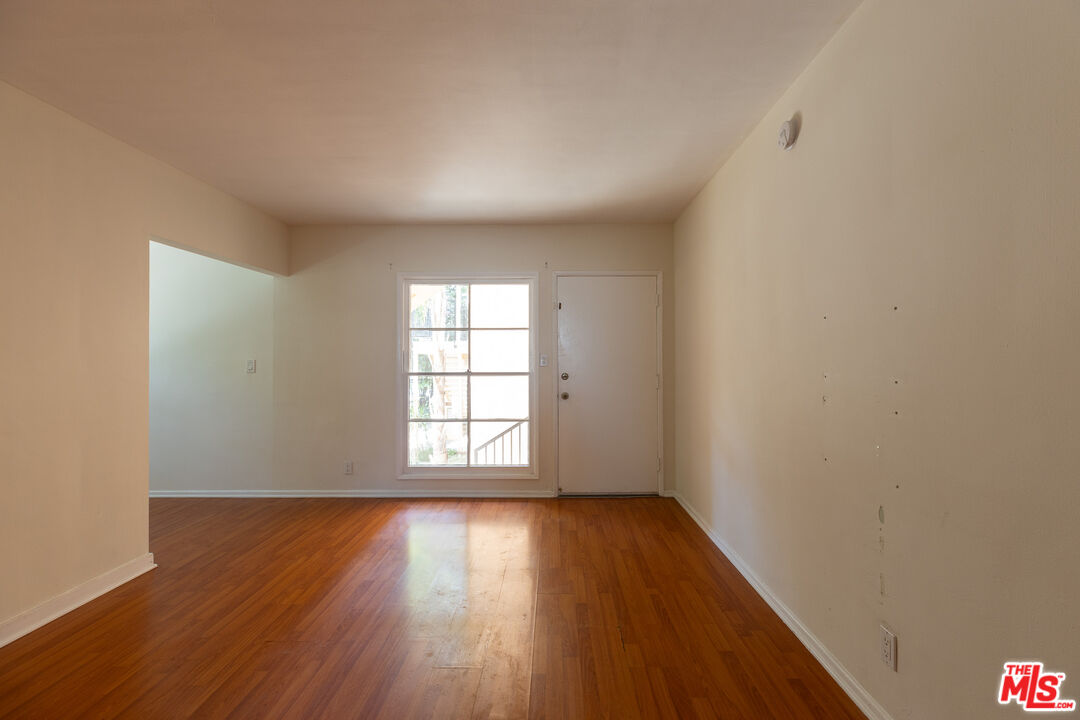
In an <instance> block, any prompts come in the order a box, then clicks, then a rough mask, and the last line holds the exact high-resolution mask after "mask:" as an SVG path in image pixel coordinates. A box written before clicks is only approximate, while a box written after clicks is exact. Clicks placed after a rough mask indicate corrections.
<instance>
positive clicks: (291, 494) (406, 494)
mask: <svg viewBox="0 0 1080 720" xmlns="http://www.w3.org/2000/svg"><path fill="white" fill-rule="evenodd" d="M150 497H152V498H163V497H168V498H353V497H355V498H549V497H555V493H554V492H552V491H551V490H458V491H452V490H151V491H150Z"/></svg>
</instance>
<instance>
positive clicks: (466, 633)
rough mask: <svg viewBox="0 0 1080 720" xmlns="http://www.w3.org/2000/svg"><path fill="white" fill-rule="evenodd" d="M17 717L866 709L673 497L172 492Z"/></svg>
mask: <svg viewBox="0 0 1080 720" xmlns="http://www.w3.org/2000/svg"><path fill="white" fill-rule="evenodd" d="M150 529H151V542H150V549H151V550H152V551H153V552H154V553H155V559H156V561H157V562H158V564H159V567H158V568H157V569H156V570H154V571H152V572H150V573H148V574H146V575H143V576H141V577H139V578H137V579H135V580H133V581H132V582H130V583H128V584H126V585H124V586H122V587H120V588H118V589H117V590H114V591H113V592H111V593H109V594H107V595H105V596H103V597H102V598H99V599H98V600H95V601H94V602H92V603H89V604H88V605H85V606H83V607H81V608H79V609H78V610H75V611H74V612H72V613H70V614H68V615H66V616H64V617H62V618H60V619H58V620H56V621H54V622H53V623H51V624H49V625H47V626H45V627H44V628H41V629H40V630H37V631H35V632H34V633H31V634H30V635H28V636H26V637H23V638H21V639H19V640H17V641H15V642H14V643H12V644H10V645H8V646H7V647H4V648H0V717H4V718H68V717H95V718H97V717H124V718H142V719H145V718H186V717H200V718H219V717H237V718H278V717H288V718H421V717H422V718H468V717H483V718H488V717H490V718H620V719H621V718H636V717H670V718H725V719H727V718H731V719H737V718H746V719H748V720H756V719H758V718H829V719H842V718H861V717H862V715H861V713H860V712H859V711H858V709H857V708H856V707H855V706H854V704H853V703H852V702H851V701H850V700H849V699H848V698H847V696H846V695H845V694H844V693H843V692H842V691H841V690H840V688H839V687H838V686H837V685H836V683H835V682H833V680H832V679H831V678H830V677H829V676H828V675H827V674H826V673H825V671H824V670H823V669H822V668H821V666H820V665H819V664H818V663H817V662H816V661H815V660H814V659H813V657H812V656H811V655H810V654H809V652H807V650H806V649H805V648H803V646H802V645H801V644H800V643H799V642H798V640H797V639H796V638H795V636H794V635H792V633H791V632H790V631H789V630H788V629H787V628H786V627H785V626H784V625H783V623H782V622H781V621H780V619H779V618H777V617H776V615H775V614H773V612H772V611H771V610H770V609H769V607H768V606H767V605H766V604H765V603H764V601H762V600H761V599H760V598H759V597H758V596H757V595H756V594H755V593H754V591H753V589H752V588H751V587H750V586H749V585H748V584H747V583H746V581H745V580H743V578H742V577H741V576H740V575H739V573H738V572H737V571H736V570H735V569H734V567H732V566H731V564H730V563H728V562H727V560H726V559H725V558H724V557H723V555H721V554H720V553H719V552H718V551H717V550H716V549H715V548H714V547H713V545H712V544H711V543H710V541H709V540H708V538H706V536H705V535H704V534H703V533H702V532H701V531H700V530H699V529H698V528H697V526H696V525H694V523H693V521H692V520H691V519H690V518H689V517H688V516H687V515H686V513H685V512H684V511H683V510H682V509H681V508H680V507H679V506H678V504H676V503H675V502H674V501H672V500H670V499H664V498H636V499H619V500H615V499H610V500H608V499H563V500H521V501H518V500H354V499H318V500H307V499H302V500H295V499H280V500H278V499H274V500H223V499H214V500H191V499H183V500H174V499H155V500H152V501H151V503H150Z"/></svg>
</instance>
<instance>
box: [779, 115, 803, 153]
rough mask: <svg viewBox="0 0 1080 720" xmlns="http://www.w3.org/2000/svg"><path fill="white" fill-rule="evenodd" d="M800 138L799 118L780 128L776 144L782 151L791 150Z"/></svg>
mask: <svg viewBox="0 0 1080 720" xmlns="http://www.w3.org/2000/svg"><path fill="white" fill-rule="evenodd" d="M798 136H799V116H798V114H796V115H795V117H793V118H791V119H790V120H787V121H785V122H784V124H783V125H781V126H780V134H779V135H778V136H777V138H776V144H777V146H778V147H779V148H780V149H781V150H790V149H791V146H792V145H794V144H795V139H796V138H797V137H798Z"/></svg>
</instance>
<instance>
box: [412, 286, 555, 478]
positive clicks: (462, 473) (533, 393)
mask: <svg viewBox="0 0 1080 720" xmlns="http://www.w3.org/2000/svg"><path fill="white" fill-rule="evenodd" d="M539 282H540V275H539V273H486V272H478V273H461V274H453V275H446V274H431V273H411V272H402V273H398V275H397V346H396V347H397V368H398V372H397V397H398V401H397V428H398V429H397V441H398V442H397V444H398V448H397V456H398V479H399V480H417V479H423V480H440V479H443V480H475V479H483V480H504V479H507V480H509V479H517V480H536V479H538V478H539V477H540V464H539V455H540V453H539V448H540V431H539V428H540V392H539V375H538V373H537V366H538V365H539V363H538V362H537V353H538V351H539V345H538V344H537V338H538V337H539V318H540V297H539ZM503 283H521V284H527V285H528V286H529V371H528V372H529V419H528V426H529V443H528V445H529V464H528V465H527V466H525V465H521V466H506V465H502V466H499V465H494V466H472V467H462V468H455V467H446V466H440V467H410V466H409V458H408V452H409V448H408V443H409V375H410V373H409V286H410V285H413V284H417V285H423V284H447V285H450V284H469V285H481V284H489V285H499V284H503ZM470 302H471V297H470ZM471 316H472V314H471V306H470V317H471ZM486 374H494V375H499V374H501V373H486ZM509 374H519V373H509ZM469 400H470V403H469V406H470V408H471V398H470V399H469ZM470 415H471V409H470ZM470 419H471V418H470ZM466 422H468V421H466ZM470 431H471V430H470ZM469 460H470V462H471V458H470V459H469Z"/></svg>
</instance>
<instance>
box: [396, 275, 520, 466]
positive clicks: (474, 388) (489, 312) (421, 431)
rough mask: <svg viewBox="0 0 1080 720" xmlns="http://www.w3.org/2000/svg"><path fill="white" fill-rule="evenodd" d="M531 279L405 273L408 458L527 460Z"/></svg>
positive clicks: (442, 462) (469, 462)
mask: <svg viewBox="0 0 1080 720" xmlns="http://www.w3.org/2000/svg"><path fill="white" fill-rule="evenodd" d="M531 295H532V292H531V286H530V283H529V281H528V280H506V279H498V280H495V279H490V280H489V279H485V280H474V281H469V282H445V283H440V282H433V281H430V280H424V281H407V282H406V285H405V298H406V301H407V302H408V327H407V328H405V330H406V333H405V334H406V337H405V342H406V348H405V350H406V352H405V356H406V357H407V362H408V365H407V368H406V375H407V381H408V388H407V404H408V413H407V418H406V423H407V428H406V431H407V432H406V460H407V465H408V466H409V467H410V468H416V467H458V468H469V467H529V466H530V464H531V460H530V450H531V443H530V440H531V436H530V429H529V426H530V423H529V420H530V418H531V414H530V404H531V402H530V400H531V378H530V370H531V364H530V358H531V348H530V327H529V326H530V319H531V308H530V301H531Z"/></svg>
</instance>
